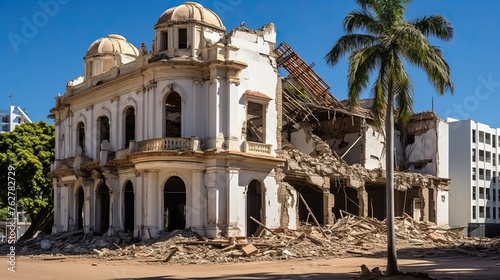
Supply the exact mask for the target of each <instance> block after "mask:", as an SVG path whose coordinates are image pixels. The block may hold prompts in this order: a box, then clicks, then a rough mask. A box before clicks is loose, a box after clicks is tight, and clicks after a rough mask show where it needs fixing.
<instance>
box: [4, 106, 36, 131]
mask: <svg viewBox="0 0 500 280" xmlns="http://www.w3.org/2000/svg"><path fill="white" fill-rule="evenodd" d="M0 117H1V118H2V127H1V130H0V132H9V131H13V130H14V128H15V127H16V126H18V125H20V124H22V123H26V122H27V123H30V122H31V120H30V118H29V117H28V115H27V114H26V113H25V112H24V111H23V110H22V109H21V108H20V107H19V106H9V110H7V111H0Z"/></svg>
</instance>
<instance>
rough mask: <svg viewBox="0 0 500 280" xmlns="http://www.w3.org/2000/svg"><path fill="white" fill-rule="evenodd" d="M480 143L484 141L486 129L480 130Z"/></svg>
mask: <svg viewBox="0 0 500 280" xmlns="http://www.w3.org/2000/svg"><path fill="white" fill-rule="evenodd" d="M479 143H484V131H479Z"/></svg>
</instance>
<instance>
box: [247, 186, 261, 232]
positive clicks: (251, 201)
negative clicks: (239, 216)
mask: <svg viewBox="0 0 500 280" xmlns="http://www.w3.org/2000/svg"><path fill="white" fill-rule="evenodd" d="M262 205H263V203H262V185H261V184H260V183H259V182H258V181H256V180H253V181H252V182H250V184H249V185H248V190H247V236H254V235H255V234H257V235H258V233H257V230H258V228H259V225H258V224H257V223H256V222H254V221H253V220H252V219H250V217H253V218H254V219H256V220H258V221H260V222H263V221H262V217H263V216H264V215H263V213H262V212H263V211H262ZM264 224H265V223H264Z"/></svg>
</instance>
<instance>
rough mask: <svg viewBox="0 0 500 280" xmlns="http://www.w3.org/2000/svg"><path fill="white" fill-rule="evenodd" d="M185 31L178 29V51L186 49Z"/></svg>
mask: <svg viewBox="0 0 500 280" xmlns="http://www.w3.org/2000/svg"><path fill="white" fill-rule="evenodd" d="M187 37H188V36H187V29H186V28H179V49H187V47H188V42H187V41H188V40H187Z"/></svg>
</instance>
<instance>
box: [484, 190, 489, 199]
mask: <svg viewBox="0 0 500 280" xmlns="http://www.w3.org/2000/svg"><path fill="white" fill-rule="evenodd" d="M485 192H486V200H490V188H486V191H485Z"/></svg>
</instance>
